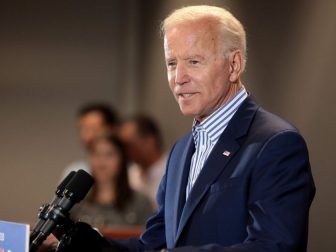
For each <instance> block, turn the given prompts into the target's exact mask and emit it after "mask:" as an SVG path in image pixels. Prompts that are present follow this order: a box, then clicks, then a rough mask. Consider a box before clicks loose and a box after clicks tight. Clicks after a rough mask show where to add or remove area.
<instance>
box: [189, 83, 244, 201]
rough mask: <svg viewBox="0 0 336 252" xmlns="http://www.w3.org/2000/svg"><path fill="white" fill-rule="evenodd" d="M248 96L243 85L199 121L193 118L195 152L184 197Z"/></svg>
mask: <svg viewBox="0 0 336 252" xmlns="http://www.w3.org/2000/svg"><path fill="white" fill-rule="evenodd" d="M247 96H248V94H247V92H246V89H245V87H244V86H243V87H242V88H241V89H240V90H239V92H238V93H237V94H236V95H235V96H234V97H232V98H231V99H230V100H229V101H227V102H226V103H225V104H224V105H223V106H222V107H220V108H219V109H217V110H216V111H215V112H213V113H212V114H211V115H210V116H209V117H208V118H206V119H205V120H204V121H202V122H201V123H198V122H197V121H196V120H194V123H193V127H192V133H193V138H194V142H195V153H194V154H193V156H192V159H191V165H190V171H189V178H188V184H187V191H186V198H188V196H189V194H190V192H191V189H192V188H193V186H194V184H195V182H196V179H197V177H198V175H199V174H200V172H201V170H202V168H203V166H204V163H205V161H206V160H207V158H208V157H209V155H210V153H211V151H212V149H213V147H214V146H215V144H216V143H217V141H218V139H219V137H220V135H221V134H222V133H223V132H224V130H225V129H226V127H227V125H228V124H229V122H230V120H231V118H232V117H233V115H234V114H235V113H236V111H237V110H238V108H239V106H240V105H241V104H242V102H243V101H244V100H245V99H246V97H247Z"/></svg>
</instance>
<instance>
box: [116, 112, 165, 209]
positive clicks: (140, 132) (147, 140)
mask: <svg viewBox="0 0 336 252" xmlns="http://www.w3.org/2000/svg"><path fill="white" fill-rule="evenodd" d="M119 134H120V137H121V139H122V141H123V142H124V143H125V144H126V147H127V152H128V155H129V157H130V158H131V159H132V161H133V162H134V163H133V164H132V165H131V166H130V167H129V173H128V174H129V179H130V185H131V187H132V188H133V189H135V190H137V191H140V192H142V193H144V194H145V195H146V196H147V197H149V198H150V199H151V201H152V205H153V206H154V207H156V192H157V189H158V186H159V184H160V181H161V178H162V176H163V175H164V173H165V166H166V161H167V155H166V153H165V152H164V151H163V141H162V136H161V132H160V129H159V127H158V125H157V124H156V122H155V121H154V120H153V119H152V118H151V117H149V116H146V115H140V114H138V115H135V116H133V117H130V118H128V119H126V120H125V121H124V122H123V123H122V124H121V126H120V131H119Z"/></svg>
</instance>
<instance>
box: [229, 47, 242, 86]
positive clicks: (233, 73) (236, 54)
mask: <svg viewBox="0 0 336 252" xmlns="http://www.w3.org/2000/svg"><path fill="white" fill-rule="evenodd" d="M229 64H230V76H229V80H230V81H231V82H232V83H236V82H238V81H239V77H240V74H241V72H242V67H243V57H242V53H241V51H240V50H235V51H233V52H231V53H230V56H229Z"/></svg>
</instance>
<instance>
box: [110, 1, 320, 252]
mask: <svg viewBox="0 0 336 252" xmlns="http://www.w3.org/2000/svg"><path fill="white" fill-rule="evenodd" d="M162 27H163V28H162V29H163V34H164V51H165V58H166V65H167V73H168V80H169V86H170V88H171V91H172V92H173V95H174V96H175V98H176V100H177V102H178V104H179V107H180V110H181V111H182V113H183V114H185V115H192V116H193V117H194V122H193V127H192V132H191V133H189V134H187V135H186V136H185V137H183V138H182V139H180V140H179V141H177V143H176V144H175V145H174V147H173V148H172V150H171V152H170V155H169V159H168V161H167V169H166V173H165V176H164V177H163V179H162V182H161V184H160V187H159V190H158V193H157V200H158V205H159V207H158V210H157V212H156V214H155V215H154V216H152V217H151V218H150V219H149V220H148V222H147V225H146V230H145V231H144V233H143V234H142V236H141V238H140V239H139V240H138V239H128V240H123V241H122V240H112V239H110V240H109V243H110V246H111V249H112V248H113V249H117V250H120V251H150V250H162V251H176V252H178V251H181V252H182V251H222V252H243V251H244V252H266V251H267V252H280V251H281V252H304V251H306V247H307V235H308V215H309V207H310V204H311V202H312V199H313V197H314V193H315V187H314V182H313V178H312V174H311V170H310V165H309V157H308V151H307V147H306V144H305V141H304V139H303V138H302V136H301V135H300V134H299V132H298V131H297V129H295V128H294V127H293V126H291V125H290V124H289V123H288V122H286V121H284V120H282V119H281V118H279V117H277V116H275V115H273V114H271V113H269V112H267V111H266V110H264V109H263V108H261V107H260V106H259V105H258V104H257V103H256V102H255V101H254V99H253V98H252V97H251V96H250V95H249V94H248V93H247V91H246V89H245V87H244V86H243V85H242V83H241V80H240V76H241V74H242V72H243V71H244V67H245V62H246V41H245V32H244V28H243V26H242V25H241V23H240V22H239V21H238V20H237V19H236V18H235V17H234V16H233V15H232V14H231V13H229V12H228V11H226V10H225V9H222V8H218V7H210V6H191V7H185V8H182V9H179V10H176V11H175V12H173V13H172V14H171V15H170V16H168V17H167V18H166V19H165V21H164V23H163V26H162Z"/></svg>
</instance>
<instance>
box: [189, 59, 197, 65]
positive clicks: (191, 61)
mask: <svg viewBox="0 0 336 252" xmlns="http://www.w3.org/2000/svg"><path fill="white" fill-rule="evenodd" d="M189 63H190V64H191V65H197V64H198V63H199V61H198V60H194V59H192V60H189Z"/></svg>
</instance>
